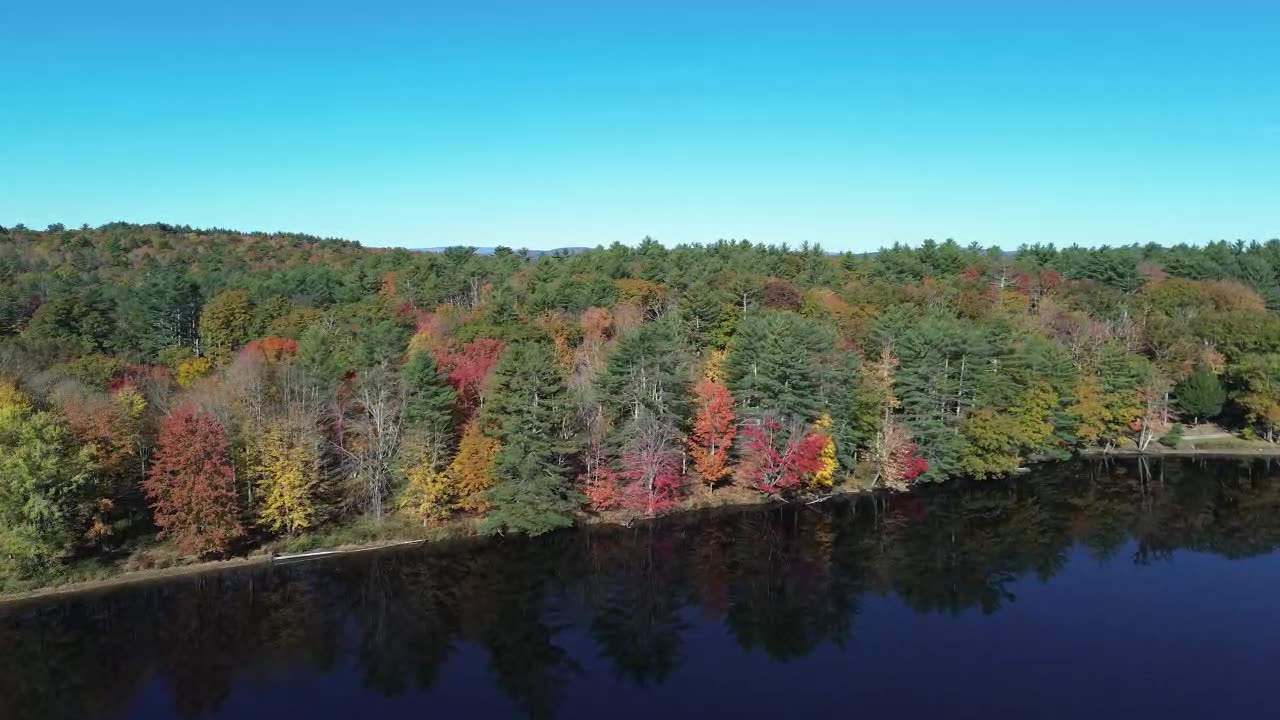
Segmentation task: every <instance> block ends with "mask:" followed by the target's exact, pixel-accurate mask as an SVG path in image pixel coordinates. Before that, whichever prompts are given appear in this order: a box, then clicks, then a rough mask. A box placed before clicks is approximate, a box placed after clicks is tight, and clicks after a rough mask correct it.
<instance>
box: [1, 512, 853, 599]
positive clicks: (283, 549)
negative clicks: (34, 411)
mask: <svg viewBox="0 0 1280 720" xmlns="http://www.w3.org/2000/svg"><path fill="white" fill-rule="evenodd" d="M862 492H865V491H864V490H861V489H858V488H847V489H840V490H837V491H836V492H833V493H831V494H830V495H829V496H825V497H839V496H847V495H856V494H859V493H862ZM825 497H824V499H825ZM811 501H812V500H811V499H806V500H796V501H793V503H792V504H804V503H806V502H811ZM771 503H775V504H784V501H781V500H778V499H777V498H772V497H768V496H765V495H762V494H760V493H758V492H754V491H750V490H746V489H744V488H724V489H721V490H717V491H716V492H714V493H709V492H702V493H698V494H696V495H695V496H693V497H692V498H690V499H689V500H687V501H686V503H685V504H684V505H682V506H681V507H680V508H679V509H678V510H676V512H675V513H673V514H681V515H685V514H689V515H692V514H696V513H700V512H708V511H732V510H734V509H743V508H748V507H759V506H762V505H767V504H771ZM653 519H654V518H642V519H637V518H634V517H632V516H628V515H626V514H624V513H620V512H606V513H598V514H596V513H592V514H587V513H582V514H580V515H579V516H578V517H577V524H578V525H581V526H601V525H616V526H629V525H632V524H635V523H637V522H649V521H651V520H653ZM478 525H479V521H478V519H477V518H458V519H456V520H451V521H449V522H447V523H443V524H439V525H435V526H432V527H423V526H422V525H420V524H419V523H416V522H411V521H409V520H408V518H404V517H400V516H393V517H392V518H389V519H388V520H387V522H386V523H384V524H383V525H381V526H373V525H371V524H369V523H367V522H365V521H358V522H356V523H352V524H349V525H338V526H332V527H328V528H321V529H319V530H317V531H315V532H312V533H308V534H306V535H301V536H299V537H296V538H288V539H282V540H277V541H273V542H271V543H267V544H265V545H263V546H261V547H258V548H255V549H254V550H253V551H251V552H250V553H248V554H247V555H244V556H240V557H232V558H226V559H220V560H200V559H195V558H176V557H174V556H172V555H168V554H167V553H158V554H162V555H164V556H165V557H166V558H167V560H168V562H171V563H172V564H167V565H165V566H164V567H146V565H147V564H148V563H150V562H154V559H153V558H152V557H150V553H153V552H157V551H162V550H165V549H166V548H164V547H163V546H159V547H156V548H148V549H145V550H141V551H139V552H137V553H135V554H133V555H131V556H129V557H127V558H124V559H122V560H120V561H119V562H117V563H115V564H114V565H105V564H95V565H93V566H91V567H88V566H86V567H84V568H82V569H81V570H80V571H77V570H76V569H75V568H72V569H70V570H69V571H68V572H67V573H66V574H65V575H63V576H61V577H60V578H59V579H55V580H53V581H52V582H49V581H46V580H43V579H39V578H37V579H33V580H31V581H30V582H29V585H30V587H25V588H22V589H19V590H7V591H0V610H3V609H5V608H6V607H9V606H14V605H21V604H23V603H26V602H32V601H39V600H44V599H48V598H56V597H64V596H70V595H84V594H92V593H95V592H101V591H108V590H111V589H114V588H118V587H125V586H130V585H144V584H147V583H151V582H158V581H168V580H174V579H177V578H184V577H191V576H197V575H206V574H209V575H211V574H217V573H221V572H227V571H232V570H244V569H250V568H255V567H263V566H266V565H271V564H284V563H292V562H307V561H311V560H319V559H325V558H333V557H341V556H345V555H351V554H356V553H363V552H372V551H377V550H388V549H392V548H396V547H409V546H413V545H418V546H424V545H432V546H435V545H442V546H443V545H445V544H447V543H450V542H458V541H465V540H469V539H475V538H479V537H481V536H480V535H479V533H478V530H477V526H478ZM60 580H61V581H60Z"/></svg>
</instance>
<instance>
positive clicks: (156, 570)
mask: <svg viewBox="0 0 1280 720" xmlns="http://www.w3.org/2000/svg"><path fill="white" fill-rule="evenodd" d="M1212 440H1213V442H1214V443H1215V444H1214V445H1213V446H1212V447H1196V444H1197V443H1196V442H1195V441H1194V440H1193V441H1191V442H1185V441H1184V443H1182V444H1180V445H1179V446H1178V447H1177V448H1170V447H1166V446H1163V445H1158V444H1156V443H1152V444H1151V446H1149V447H1148V448H1147V449H1146V450H1139V449H1138V448H1137V447H1134V446H1129V447H1116V448H1111V449H1105V448H1097V449H1092V448H1091V449H1086V450H1082V451H1080V452H1079V453H1077V456H1078V457H1083V458H1088V459H1093V460H1097V459H1102V458H1107V457H1115V458H1126V459H1129V458H1135V457H1152V458H1162V459H1163V458H1169V459H1176V458H1215V457H1218V458H1267V457H1276V458H1280V444H1276V443H1268V442H1265V441H1248V440H1242V439H1239V438H1234V439H1225V438H1213V439H1212ZM1202 444H1207V443H1202ZM867 492H868V491H867V490H866V489H865V488H859V487H853V486H847V487H842V488H837V489H835V490H834V491H833V492H831V493H829V494H827V495H824V496H821V497H819V498H816V499H815V498H803V499H797V500H794V501H789V502H788V501H782V500H778V499H777V498H776V497H770V496H765V495H762V494H760V493H758V492H754V491H751V490H749V489H746V488H724V489H721V490H717V491H715V492H714V493H712V492H705V491H704V492H698V493H696V494H695V495H693V496H692V497H690V498H689V499H687V500H686V502H685V503H684V504H682V505H681V506H680V507H679V508H678V509H677V510H676V511H675V512H674V513H670V514H676V515H696V514H698V513H705V512H731V511H733V510H735V509H746V508H751V507H760V506H763V505H768V504H793V505H805V504H812V503H814V502H821V501H825V500H829V499H833V498H839V497H848V496H854V495H860V494H865V493H867ZM670 514H669V515H670ZM652 520H653V519H652V518H635V517H634V516H629V515H626V514H624V513H620V512H606V513H598V514H597V513H591V514H588V513H582V514H580V515H579V516H578V518H577V524H578V525H580V526H608V525H614V526H630V525H633V524H637V523H644V522H651V521H652ZM478 525H479V520H478V519H477V518H459V519H456V520H452V521H450V522H448V523H444V524H440V525H435V526H432V527H423V526H422V525H420V524H418V523H416V522H413V521H410V520H409V519H408V518H405V517H400V516H393V517H392V518H389V519H388V520H387V521H386V522H385V523H384V524H383V525H381V526H374V525H372V524H370V523H367V522H365V521H358V522H355V523H351V524H348V525H335V526H331V527H328V528H321V529H319V530H317V531H315V532H312V533H308V534H306V535H301V536H299V537H296V538H288V539H281V540H276V541H273V542H270V543H267V544H265V545H263V546H260V547H258V548H255V549H254V550H252V551H251V552H249V553H248V554H246V555H243V556H239V557H232V558H227V559H221V560H199V559H195V558H181V557H177V556H174V555H172V554H171V551H170V550H169V549H168V548H166V547H165V546H156V547H151V548H147V549H143V550H140V551H138V552H137V553H134V554H133V555H130V556H129V557H126V558H124V559H122V560H120V561H118V562H117V563H115V564H113V565H106V564H95V565H93V566H92V567H91V568H86V569H84V571H83V572H76V571H75V570H74V569H73V570H71V571H69V572H67V573H66V574H65V575H64V576H62V577H63V578H65V581H62V582H59V581H57V580H55V581H53V582H48V581H44V580H42V579H34V580H31V581H30V583H29V585H30V586H29V587H26V588H22V589H18V590H7V591H0V609H4V608H6V607H9V606H14V605H21V604H23V603H25V602H31V601H39V600H43V599H48V598H54V597H63V596H70V595H82V594H92V593H95V592H100V591H107V590H111V589H113V588H118V587H124V586H129V585H142V584H147V583H151V582H159V581H169V580H174V579H177V578H183V577H190V576H198V575H206V574H216V573H221V572H227V571H233V570H244V569H250V568H256V567H263V566H267V565H271V564H283V563H291V562H307V561H312V560H319V559H325V558H334V557H341V556H345V555H351V554H355V553H363V552H372V551H378V550H387V549H391V548H396V547H409V546H414V545H416V546H441V547H443V546H446V545H447V544H448V543H451V542H460V541H467V540H471V539H476V538H479V537H480V536H479V534H478ZM157 555H158V556H160V557H162V558H164V560H163V561H162V562H163V563H164V565H163V566H160V567H153V566H149V565H150V564H153V563H156V562H157V560H156V557H155V556H157Z"/></svg>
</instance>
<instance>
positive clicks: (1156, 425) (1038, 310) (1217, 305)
mask: <svg viewBox="0 0 1280 720" xmlns="http://www.w3.org/2000/svg"><path fill="white" fill-rule="evenodd" d="M0 281H2V282H0V546H2V547H0V556H2V557H3V562H4V571H5V572H7V573H10V574H15V575H31V574H38V573H40V572H42V571H45V570H47V569H48V568H51V567H57V566H59V565H61V564H63V563H65V562H67V561H68V560H69V559H76V558H84V557H108V556H112V555H114V554H117V553H120V552H126V551H128V550H129V549H130V548H133V547H137V546H138V543H139V542H140V539H142V538H147V537H153V536H156V535H158V536H159V537H160V538H161V539H162V540H164V541H165V542H167V543H170V544H171V545H172V546H173V547H174V548H176V549H178V550H179V551H181V552H183V553H188V554H196V555H201V554H209V553H222V552H226V551H228V550H230V549H235V548H241V547H244V546H245V545H246V544H253V543H258V542H263V541H266V540H269V539H270V538H272V537H278V536H296V535H299V534H301V533H305V532H307V531H309V530H313V529H315V528H319V527H322V526H327V525H332V524H335V523H343V522H348V521H351V520H352V519H354V518H362V519H364V520H365V521H367V522H371V523H375V524H376V523H382V522H384V521H386V519H388V518H397V519H404V518H411V519H412V521H413V522H421V523H422V524H425V525H437V524H442V523H447V522H449V521H451V520H453V519H455V518H458V517H474V518H477V519H478V522H479V527H480V529H481V530H482V531H484V532H490V533H506V532H518V533H529V534H539V533H542V532H545V531H547V530H550V529H553V528H557V527H564V526H567V525H570V524H572V523H573V522H574V520H575V518H576V517H580V516H581V515H583V514H584V513H586V514H590V513H612V514H614V515H615V516H617V517H622V518H627V517H638V516H653V515H657V514H661V513H664V512H668V511H670V510H672V509H674V508H677V507H681V506H684V505H688V504H696V503H700V502H704V501H705V500H706V498H707V497H712V498H714V497H715V494H716V493H721V494H727V497H731V498H732V497H742V496H745V495H748V494H762V495H766V496H770V497H780V498H794V497H800V496H813V497H818V496H822V495H825V494H827V493H830V492H832V491H834V490H836V489H842V488H887V489H893V490H900V489H904V488H906V487H908V486H910V485H912V484H915V483H920V482H931V481H937V480H941V479H944V478H948V477H956V476H969V477H976V478H989V477H996V476H1000V475H1004V474H1008V473H1010V472H1012V471H1014V470H1016V469H1017V468H1018V467H1020V466H1021V465H1023V464H1024V463H1026V462H1027V461H1028V460H1030V459H1041V458H1061V457H1066V456H1068V455H1069V454H1071V453H1072V452H1074V451H1077V450H1079V449H1081V448H1084V447H1088V446H1114V445H1117V444H1132V445H1136V446H1137V447H1140V448H1145V447H1147V446H1148V445H1150V444H1151V443H1152V442H1157V441H1160V440H1161V439H1163V440H1164V441H1166V442H1176V437H1177V435H1178V433H1179V432H1180V430H1181V427H1182V424H1195V423H1199V422H1201V421H1204V420H1209V419H1214V418H1221V419H1222V421H1223V422H1225V423H1227V424H1229V425H1232V426H1234V427H1238V428H1240V429H1242V430H1243V431H1244V432H1245V433H1246V434H1250V435H1256V436H1258V437H1261V438H1265V439H1267V440H1274V439H1275V431H1276V428H1277V426H1280V317H1277V315H1276V314H1275V313H1274V312H1273V311H1274V310H1275V309H1276V308H1277V307H1280V241H1276V240H1272V241H1269V242H1266V243H1244V242H1237V243H1226V242H1216V243H1210V244H1208V245H1205V246H1202V247H1191V246H1177V247H1171V248H1164V247H1159V246H1153V245H1152V246H1136V245H1135V246H1128V247H1119V248H1108V247H1104V248H1082V247H1069V248H1056V247H1053V246H1045V245H1028V246H1024V247H1021V248H1018V249H1017V250H1013V251H1005V250H1002V249H1000V248H981V247H978V246H976V245H971V246H961V245H959V244H957V243H955V242H953V241H946V242H940V243H939V242H933V241H926V242H924V243H922V244H921V245H920V246H918V247H906V246H902V245H896V246H894V247H891V248H886V249H883V250H881V251H880V252H877V253H872V254H867V255H855V254H850V253H845V254H841V255H833V254H829V253H827V252H825V251H823V250H822V248H820V247H818V246H816V245H808V244H806V245H803V246H800V247H798V248H790V247H786V246H766V245H758V244H753V243H750V242H747V241H720V242H717V243H713V244H710V245H688V246H686V245H682V246H677V247H673V248H666V247H664V246H663V245H661V244H660V243H658V242H657V241H654V240H652V239H649V238H646V239H644V240H643V241H642V242H640V243H639V244H637V245H635V246H625V245H622V244H617V243H615V244H613V245H611V246H608V247H599V248H596V249H593V250H588V251H585V252H574V253H567V252H566V253H553V254H550V255H538V256H535V255H534V254H532V253H529V252H528V251H524V250H512V249H510V248H506V247H500V248H497V249H496V250H495V251H494V252H493V253H492V254H488V255H481V254H477V253H476V252H475V251H474V250H471V249H467V248H451V249H449V250H446V251H444V252H439V253H421V252H410V251H406V250H396V249H376V248H362V247H360V246H359V245H357V244H355V243H351V242H347V241H342V240H333V239H322V238H315V237H310V236H303V235H293V234H263V233H256V234H253V233H238V232H233V231H224V230H196V229H192V228H189V227H178V226H170V225H130V224H124V223H116V224H110V225H105V226H102V227H99V228H89V227H84V228H81V229H78V230H74V229H67V228H65V227H62V226H57V225H54V226H50V227H49V228H47V229H46V230H43V231H36V230H31V229H27V228H24V227H21V226H18V227H14V228H0Z"/></svg>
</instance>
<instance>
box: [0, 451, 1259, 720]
mask: <svg viewBox="0 0 1280 720" xmlns="http://www.w3.org/2000/svg"><path fill="white" fill-rule="evenodd" d="M1277 544H1280V470H1277V469H1276V468H1275V466H1274V465H1273V466H1268V465H1267V464H1266V463H1264V462H1249V461H1197V462H1194V463H1193V462H1174V461H1169V462H1166V463H1158V462H1153V463H1151V464H1150V465H1148V466H1145V467H1144V466H1140V465H1139V464H1138V463H1136V462H1132V463H1119V464H1111V465H1102V464H1089V463H1074V464H1069V465H1062V466H1055V467H1051V468H1047V469H1043V470H1037V471H1036V472H1035V473H1033V474H1031V475H1028V476H1025V477H1023V478H1020V479H1018V480H1013V481H1003V482H991V483H963V484H961V483H957V484H951V485H947V486H945V487H934V488H928V489H926V490H923V491H921V492H918V493H916V494H913V495H905V496H897V497H892V498H886V499H884V500H883V505H880V504H878V503H872V502H871V501H870V500H866V499H864V500H862V501H861V502H859V503H856V504H851V503H843V504H838V503H835V502H831V503H826V504H823V505H820V506H812V507H804V508H788V509H773V510H771V511H763V510H753V511H744V512H733V513H722V514H717V515H700V516H696V517H681V518H674V519H670V520H667V521H664V522H661V523H658V524H654V525H649V526H645V527H638V528H633V529H629V530H617V529H614V530H595V531H590V532H588V531H581V530H580V531H572V532H565V533H561V534H555V535H552V536H550V537H544V538H539V539H536V540H527V539H506V540H499V541H492V542H477V543H468V544H464V545H459V546H455V547H448V548H435V549H412V550H407V551H388V552H383V553H378V554H365V555H360V556H353V557H349V558H344V559H339V560H333V561H326V562H313V563H307V564H299V565H290V566H284V567H275V568H268V569H260V570H255V571H246V572H239V573H231V574H223V575H215V576H204V577H198V578H187V579H183V580H180V581H176V582H169V583H165V584H159V585H151V586H145V587H135V588H128V589H121V590H117V591H113V592H108V593H101V594H95V595H91V596H82V597H77V598H75V599H65V600H60V601H56V602H47V603H43V604H29V605H24V606H19V607H12V606H11V607H7V608H0V665H2V666H3V668H2V670H0V718H5V719H9V718H76V720H92V719H95V718H109V719H116V718H146V719H153V718H177V717H183V718H186V717H207V718H237V719H238V718H277V719H279V718H290V719H292V718H298V719H303V718H342V719H343V720H351V719H352V718H363V717H383V718H428V717H442V718H443V717H448V718H458V717H466V718H490V717H493V718H503V717H533V718H551V717H555V718H602V717H607V718H611V719H613V718H619V719H620V718H646V719H650V720H651V719H652V718H663V720H668V719H670V718H683V717H689V718H699V720H707V719H708V718H720V717H728V718H757V717H759V718H771V719H777V718H799V717H817V716H823V717H856V716H863V717H893V718H897V719H898V720H902V719H904V718H905V719H915V718H933V717H939V716H945V717H947V718H965V717H973V718H997V717H1018V718H1025V717H1037V718H1079V717H1088V718H1098V717H1124V718H1141V717H1159V718H1226V717H1274V716H1275V715H1276V712H1277V708H1280V679H1278V677H1280V676H1278V675H1277V673H1278V672H1280V554H1277V553H1276V552H1275V549H1276V547H1277Z"/></svg>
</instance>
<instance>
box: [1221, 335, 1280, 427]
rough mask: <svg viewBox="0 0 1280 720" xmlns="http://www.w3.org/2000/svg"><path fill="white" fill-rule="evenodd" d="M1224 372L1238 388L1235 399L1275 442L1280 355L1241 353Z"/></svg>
mask: <svg viewBox="0 0 1280 720" xmlns="http://www.w3.org/2000/svg"><path fill="white" fill-rule="evenodd" d="M1227 372H1228V374H1229V375H1230V377H1231V379H1232V380H1233V381H1234V382H1235V384H1236V386H1237V387H1238V388H1239V389H1238V390H1236V392H1235V393H1234V394H1233V396H1234V397H1235V399H1236V402H1238V403H1240V405H1241V406H1243V407H1244V409H1245V412H1246V413H1248V415H1249V419H1250V420H1252V421H1253V422H1256V423H1258V424H1259V425H1262V427H1263V432H1264V433H1265V435H1266V438H1267V440H1270V441H1274V440H1275V438H1276V428H1278V427H1280V354H1277V353H1265V354H1250V355H1244V356H1242V357H1241V358H1240V360H1239V361H1238V362H1236V363H1234V364H1232V365H1231V366H1229V367H1228V368H1227Z"/></svg>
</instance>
